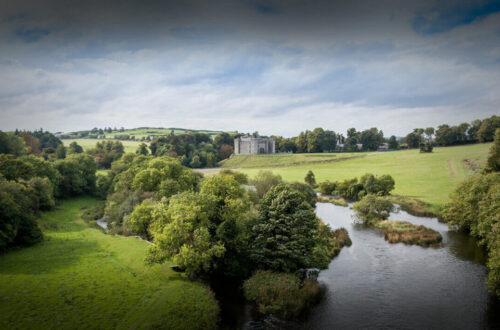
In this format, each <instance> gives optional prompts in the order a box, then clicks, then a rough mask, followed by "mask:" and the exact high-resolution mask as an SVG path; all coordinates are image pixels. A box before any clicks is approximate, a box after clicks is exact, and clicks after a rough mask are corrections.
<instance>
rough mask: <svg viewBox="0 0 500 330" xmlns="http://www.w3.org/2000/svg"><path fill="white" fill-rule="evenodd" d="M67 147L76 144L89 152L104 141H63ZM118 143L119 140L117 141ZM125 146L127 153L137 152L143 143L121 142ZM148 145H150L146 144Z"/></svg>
mask: <svg viewBox="0 0 500 330" xmlns="http://www.w3.org/2000/svg"><path fill="white" fill-rule="evenodd" d="M61 141H62V142H63V144H64V146H65V147H67V146H69V144H70V143H71V142H76V143H78V145H80V146H82V148H83V150H88V149H90V148H95V144H96V143H97V142H102V141H103V140H102V139H63V140H61ZM117 141H118V140H117ZM119 141H120V142H121V143H122V144H123V148H124V149H125V152H135V151H136V150H137V147H138V146H139V144H141V143H146V142H141V141H130V140H119ZM146 144H148V143H146Z"/></svg>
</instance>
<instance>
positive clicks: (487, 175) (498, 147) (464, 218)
mask: <svg viewBox="0 0 500 330" xmlns="http://www.w3.org/2000/svg"><path fill="white" fill-rule="evenodd" d="M443 218H444V219H445V220H447V221H448V223H449V224H450V225H452V226H456V227H457V228H458V229H459V230H462V231H465V232H468V233H470V235H472V236H476V237H477V238H479V239H480V243H481V244H483V245H484V246H486V248H487V250H488V263H487V266H488V270H489V274H488V281H487V282H488V285H489V287H490V288H491V290H492V291H493V292H495V293H496V295H498V296H500V129H497V130H496V133H495V140H494V144H493V146H492V147H491V150H490V154H489V156H488V160H487V164H486V167H485V170H484V171H483V173H480V174H477V175H475V176H472V177H470V178H468V179H467V180H465V181H464V182H463V183H462V184H460V185H459V186H458V187H457V189H456V190H455V193H454V195H453V198H452V201H451V202H450V203H449V204H448V205H447V206H446V208H445V210H444V211H443Z"/></svg>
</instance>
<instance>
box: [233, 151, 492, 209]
mask: <svg viewBox="0 0 500 330" xmlns="http://www.w3.org/2000/svg"><path fill="white" fill-rule="evenodd" d="M490 145H491V144H476V145H468V146H457V147H447V148H435V149H434V152H433V153H430V154H421V153H420V152H419V151H418V150H404V151H397V152H385V153H377V154H375V155H371V156H367V157H364V158H357V159H349V160H345V161H339V162H331V163H324V164H310V165H297V166H286V167H271V166H269V165H267V164H268V161H266V162H262V165H264V167H262V168H247V169H244V168H243V169H241V171H242V172H244V173H247V174H249V175H250V176H254V175H255V174H257V172H258V171H259V170H261V169H265V168H266V167H265V166H266V165H267V166H268V169H269V170H271V171H273V172H274V173H278V174H280V175H281V176H282V177H283V179H285V180H289V181H303V180H304V177H305V176H306V174H307V171H309V170H312V171H313V172H314V174H315V175H316V181H317V182H321V181H324V180H327V179H328V180H332V181H335V180H343V179H348V178H352V177H356V176H357V177H359V176H361V175H363V174H365V173H367V172H369V173H373V174H377V175H381V174H390V175H392V176H393V177H394V180H395V181H396V188H395V190H394V191H393V193H394V194H400V195H405V196H410V197H415V198H418V199H421V200H423V201H424V202H428V203H430V204H432V205H436V206H437V205H443V204H444V203H446V202H447V201H448V200H449V194H450V193H451V192H452V191H453V190H454V189H455V187H456V186H457V184H458V183H459V182H461V181H462V180H463V179H464V178H465V177H466V175H467V174H469V173H470V172H471V171H470V170H469V169H468V168H467V167H466V166H465V165H464V161H463V160H464V159H472V160H474V162H476V163H482V162H484V161H485V159H486V157H487V154H488V150H489V147H490ZM297 156H299V155H297ZM260 157H266V156H260ZM268 157H269V156H268ZM255 165H256V164H255V162H253V163H252V166H255ZM241 167H244V164H243V165H241Z"/></svg>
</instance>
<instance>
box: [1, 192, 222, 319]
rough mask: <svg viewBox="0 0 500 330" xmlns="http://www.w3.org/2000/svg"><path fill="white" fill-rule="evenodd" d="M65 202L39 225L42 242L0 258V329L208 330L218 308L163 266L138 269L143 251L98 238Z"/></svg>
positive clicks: (207, 294) (80, 202)
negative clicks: (155, 329) (137, 329)
mask: <svg viewBox="0 0 500 330" xmlns="http://www.w3.org/2000/svg"><path fill="white" fill-rule="evenodd" d="M96 203H102V201H97V200H95V199H93V198H89V197H83V198H76V199H72V200H67V201H65V202H64V203H63V204H62V205H61V206H59V207H58V208H57V209H56V210H54V211H50V212H45V213H44V214H43V215H42V217H41V219H39V223H40V226H41V228H42V230H43V233H44V237H45V239H44V241H43V242H41V243H39V244H36V245H34V246H31V247H25V248H22V249H18V250H13V251H10V252H7V253H4V254H2V255H0V329H40V328H43V329H75V328H79V329H114V328H130V329H136V328H168V329H207V328H208V329H210V328H214V327H215V326H216V322H217V315H218V307H217V302H216V301H215V298H214V297H213V296H212V294H211V291H209V290H208V289H207V288H206V287H205V286H204V285H202V284H200V283H197V282H191V281H189V280H188V279H187V278H186V277H185V276H184V275H181V274H179V273H175V272H174V271H172V270H171V269H170V267H169V266H170V265H169V264H163V265H154V266H147V265H146V264H145V263H144V258H145V255H146V250H147V248H148V243H146V242H145V241H142V240H139V239H136V238H132V237H124V236H118V235H108V234H105V233H103V232H102V231H101V230H100V229H98V228H96V227H95V225H94V226H93V225H92V224H88V223H86V222H85V221H83V220H81V219H80V217H79V213H80V212H81V209H82V208H83V207H89V206H92V205H95V204H96Z"/></svg>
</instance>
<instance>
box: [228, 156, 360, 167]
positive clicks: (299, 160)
mask: <svg viewBox="0 0 500 330" xmlns="http://www.w3.org/2000/svg"><path fill="white" fill-rule="evenodd" d="M368 154H369V153H364V152H358V153H317V154H316V153H313V154H275V155H238V156H233V157H231V158H229V159H225V160H223V161H222V162H220V163H219V165H220V166H221V167H225V168H258V167H271V166H294V165H305V164H320V163H328V162H335V161H338V160H341V159H343V160H345V159H346V158H352V157H356V158H358V157H364V156H366V155H368Z"/></svg>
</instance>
